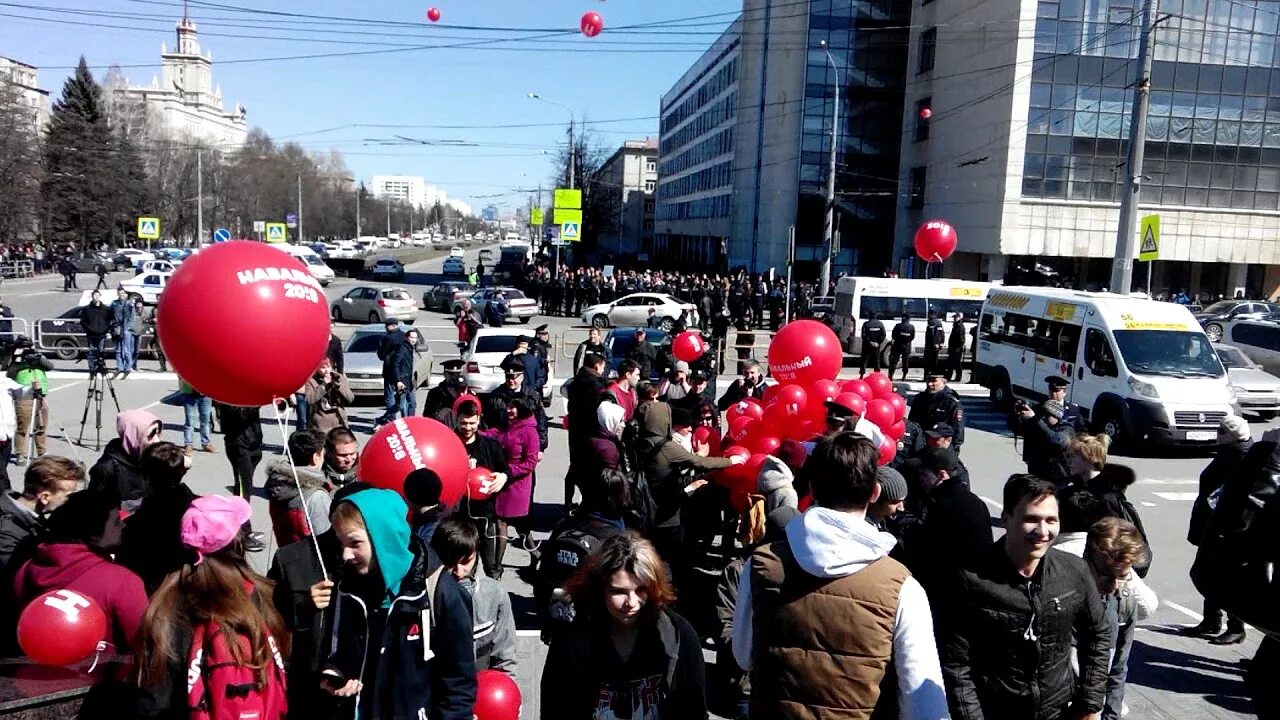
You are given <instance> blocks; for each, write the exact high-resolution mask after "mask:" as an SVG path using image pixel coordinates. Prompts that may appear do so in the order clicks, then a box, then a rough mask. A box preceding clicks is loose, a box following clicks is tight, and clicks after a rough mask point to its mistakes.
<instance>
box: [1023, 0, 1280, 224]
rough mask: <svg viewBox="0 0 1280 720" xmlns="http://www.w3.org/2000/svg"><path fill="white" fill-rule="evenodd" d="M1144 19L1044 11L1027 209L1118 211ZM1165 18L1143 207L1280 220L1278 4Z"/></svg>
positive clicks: (1077, 3)
mask: <svg viewBox="0 0 1280 720" xmlns="http://www.w3.org/2000/svg"><path fill="white" fill-rule="evenodd" d="M1140 10H1141V2H1140V0H1040V2H1039V5H1038V15H1039V18H1038V21H1037V25H1036V39H1035V49H1036V59H1035V64H1034V67H1033V70H1032V85H1031V103H1030V105H1031V107H1030V110H1029V112H1028V117H1027V152H1026V158H1025V161H1024V163H1023V173H1024V174H1023V187H1022V194H1023V196H1024V197H1034V198H1060V199H1069V200H1093V201H1105V202H1115V201H1117V200H1118V199H1119V196H1118V194H1119V192H1120V189H1121V187H1122V186H1123V173H1124V156H1125V141H1127V139H1128V137H1129V113H1130V111H1131V109H1132V100H1133V92H1132V90H1130V89H1129V88H1128V87H1127V86H1128V85H1130V84H1131V83H1132V82H1133V80H1134V79H1135V78H1136V75H1137V64H1136V60H1134V59H1133V58H1135V57H1136V55H1137V48H1138V34H1139V32H1138V28H1139V23H1140V18H1139V17H1138V15H1137V13H1138V12H1139V11H1140ZM1166 15H1168V17H1167V18H1166V19H1164V20H1163V21H1162V22H1161V23H1160V24H1159V25H1157V30H1156V34H1155V54H1154V58H1155V63H1154V67H1153V68H1152V76H1151V103H1150V113H1149V116H1148V119H1147V143H1146V148H1145V151H1146V160H1145V163H1144V167H1143V174H1144V176H1145V177H1144V178H1143V186H1142V197H1141V200H1142V202H1145V203H1153V204H1154V203H1159V204H1163V205H1185V206H1197V207H1216V208H1235V209H1241V210H1271V211H1275V210H1280V184H1278V181H1280V50H1278V47H1280V42H1278V39H1277V31H1278V30H1280V3H1276V2H1270V1H1267V0H1160V2H1159V16H1160V17H1164V16H1166ZM1058 53H1063V54H1058Z"/></svg>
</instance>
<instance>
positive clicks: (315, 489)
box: [266, 458, 332, 547]
mask: <svg viewBox="0 0 1280 720" xmlns="http://www.w3.org/2000/svg"><path fill="white" fill-rule="evenodd" d="M299 485H301V486H302V492H303V495H302V496H299V495H298V486H299ZM266 490H267V497H268V498H269V503H268V508H269V509H270V512H271V527H272V530H273V531H274V532H275V534H276V542H277V543H279V545H280V547H284V546H285V545H288V544H290V543H294V542H297V541H298V540H301V539H303V538H305V537H310V536H311V531H312V529H314V532H315V533H316V534H317V535H318V534H320V533H322V532H325V531H326V530H328V529H329V505H330V504H331V503H332V496H331V495H330V494H329V492H330V491H329V485H328V482H327V480H326V478H325V474H324V471H323V470H322V469H320V468H312V467H300V468H298V479H297V481H296V482H295V481H294V479H293V468H291V467H290V465H289V460H288V459H287V458H285V459H280V460H275V461H273V462H272V463H271V464H270V465H268V466H267V484H266ZM308 517H310V518H311V526H310V528H308V526H307V518H308Z"/></svg>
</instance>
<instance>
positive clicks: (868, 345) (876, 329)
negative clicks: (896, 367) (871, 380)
mask: <svg viewBox="0 0 1280 720" xmlns="http://www.w3.org/2000/svg"><path fill="white" fill-rule="evenodd" d="M884 341H885V329H884V323H882V322H880V319H879V318H877V317H876V314H875V312H874V311H872V312H868V313H867V321H866V322H864V323H862V361H861V364H860V365H859V369H858V377H862V376H864V375H866V374H867V359H868V358H870V359H871V367H872V368H874V369H875V371H876V372H880V365H881V360H880V357H881V356H880V350H881V348H883V347H884ZM889 374H890V375H892V374H893V373H892V372H890V373H889ZM904 376H905V373H904Z"/></svg>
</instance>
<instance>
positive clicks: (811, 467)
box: [733, 432, 948, 720]
mask: <svg viewBox="0 0 1280 720" xmlns="http://www.w3.org/2000/svg"><path fill="white" fill-rule="evenodd" d="M878 455H879V453H878V451H877V449H876V447H875V446H874V445H872V443H871V441H870V440H868V439H867V438H864V437H862V436H860V435H858V434H856V433H854V432H840V433H836V434H834V435H831V436H829V437H827V438H825V439H823V440H822V441H821V442H820V443H818V445H817V446H816V447H815V448H814V450H813V453H812V454H811V455H810V456H809V459H808V460H807V461H806V462H805V465H804V468H803V470H802V471H801V472H802V473H803V475H804V476H805V477H806V478H807V479H808V481H809V486H810V488H811V489H812V492H813V499H814V506H813V507H811V508H810V509H809V510H808V511H807V512H806V513H805V514H804V515H803V516H801V517H800V518H798V519H796V520H793V521H792V522H791V523H790V524H789V525H787V529H786V539H785V540H784V541H780V542H776V543H771V544H768V545H765V546H763V547H761V548H759V549H757V550H756V551H755V553H754V554H753V555H752V557H751V561H750V568H749V572H743V573H742V578H741V580H740V581H739V585H738V602H737V606H736V607H735V610H734V617H733V655H734V658H735V659H736V660H737V662H738V664H739V665H740V666H742V669H743V670H746V671H748V672H751V673H752V674H753V677H754V678H757V680H753V682H752V696H751V707H750V713H749V717H750V718H752V719H753V720H757V719H759V720H764V719H765V718H768V719H769V720H775V719H783V720H785V719H788V718H810V717H812V716H813V708H814V707H822V708H833V709H841V710H848V711H850V712H855V713H857V712H865V713H866V714H868V715H869V714H870V712H871V710H872V709H874V708H876V707H877V704H882V705H883V703H896V704H897V706H898V709H899V712H898V713H897V715H898V716H899V717H902V718H906V719H908V720H917V719H918V720H940V719H941V718H946V717H948V714H947V701H946V695H945V693H944V691H943V685H942V670H941V667H940V665H939V663H938V651H937V647H936V645H935V643H934V637H933V619H932V616H931V614H930V610H929V599H928V597H927V596H926V595H925V592H924V589H923V588H922V587H921V586H920V584H919V583H918V582H916V580H915V579H914V578H912V577H911V575H910V573H909V572H907V570H906V568H905V567H903V566H902V565H901V564H900V563H898V562H897V561H896V560H893V559H891V558H889V557H888V553H889V550H891V549H892V548H893V546H894V544H895V543H896V540H894V538H893V536H892V535H889V534H888V533H882V532H880V531H878V530H876V529H875V528H874V527H872V526H871V525H870V524H869V523H868V522H867V521H866V509H867V506H868V505H869V504H871V503H873V502H875V501H876V498H877V496H878V495H879V493H880V486H879V484H878V483H877V482H876V460H877V458H878ZM890 663H892V664H893V668H894V670H895V671H896V676H897V693H896V694H895V696H891V697H885V698H883V702H882V699H881V697H880V688H881V681H882V680H883V679H884V677H885V674H886V671H888V669H889V665H890Z"/></svg>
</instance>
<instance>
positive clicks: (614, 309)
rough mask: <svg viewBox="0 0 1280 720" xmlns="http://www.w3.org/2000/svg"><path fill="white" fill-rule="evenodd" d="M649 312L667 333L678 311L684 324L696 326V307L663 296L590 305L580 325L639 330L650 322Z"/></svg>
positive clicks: (636, 295) (644, 295) (631, 297)
mask: <svg viewBox="0 0 1280 720" xmlns="http://www.w3.org/2000/svg"><path fill="white" fill-rule="evenodd" d="M649 308H654V309H656V310H657V314H658V317H659V318H661V323H662V330H665V331H667V332H670V331H671V330H672V328H674V327H675V325H676V319H677V318H679V317H680V312H681V311H685V312H686V313H687V315H686V318H685V322H687V323H688V324H689V325H694V324H696V323H697V322H698V310H697V308H696V307H694V306H693V305H691V304H689V303H682V302H680V301H679V300H677V299H675V298H673V297H671V296H670V295H664V294H662V293H632V294H630V295H627V296H625V297H620V298H618V299H617V300H614V301H613V302H609V303H601V304H599V305H592V306H591V307H589V308H586V309H585V310H583V311H582V322H584V323H586V324H588V325H591V326H592V327H598V328H607V327H610V326H614V327H621V326H625V325H631V326H641V325H644V324H646V323H647V322H648V321H649Z"/></svg>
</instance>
